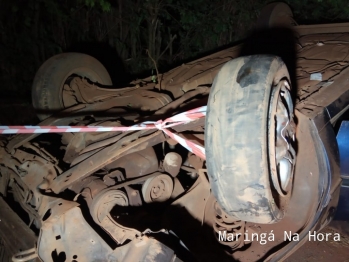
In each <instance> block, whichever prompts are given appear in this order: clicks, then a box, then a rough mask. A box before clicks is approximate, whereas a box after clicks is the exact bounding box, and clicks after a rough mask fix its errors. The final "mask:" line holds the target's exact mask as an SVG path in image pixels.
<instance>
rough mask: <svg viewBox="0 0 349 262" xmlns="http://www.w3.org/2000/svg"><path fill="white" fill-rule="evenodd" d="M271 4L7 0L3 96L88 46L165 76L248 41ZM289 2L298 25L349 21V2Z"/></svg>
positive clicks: (0, 23) (253, 0) (20, 90)
mask: <svg viewBox="0 0 349 262" xmlns="http://www.w3.org/2000/svg"><path fill="white" fill-rule="evenodd" d="M268 2H270V0H235V1H232V0H217V1H208V0H60V1H56V0H12V1H7V0H0V6H1V9H0V30H1V38H0V57H1V59H0V70H1V72H0V80H1V83H2V88H1V89H0V95H1V94H5V93H7V94H9V93H10V94H11V93H12V94H22V95H27V94H29V92H30V86H31V82H32V79H33V77H34V75H35V72H36V71H37V69H38V68H39V66H40V65H41V64H42V63H43V62H44V61H45V60H46V59H48V58H49V57H50V56H52V55H54V54H57V53H61V52H66V51H84V50H86V49H83V48H81V47H82V46H83V45H84V44H86V43H90V44H91V43H93V44H94V45H95V44H96V45H95V46H98V44H101V46H104V47H105V46H108V47H110V50H114V52H115V55H111V57H110V58H111V59H112V60H113V61H115V63H116V61H117V60H118V59H120V60H121V61H123V65H124V66H125V67H126V71H128V72H130V73H132V74H135V73H138V72H141V71H143V70H148V74H150V73H151V72H152V71H151V70H153V71H155V69H157V68H158V69H159V71H161V70H162V68H165V66H168V65H170V64H173V63H175V62H177V61H181V60H183V59H188V58H191V57H193V56H195V55H197V54H200V53H202V52H205V51H208V50H212V49H214V48H217V47H219V46H223V45H227V44H229V43H232V42H234V41H236V40H239V39H241V38H243V37H244V36H245V35H246V34H247V33H248V31H249V30H250V29H251V28H252V27H253V23H254V22H255V21H256V19H257V17H258V14H259V10H260V9H261V7H262V6H263V5H265V4H266V3H268ZM286 2H287V3H289V4H290V5H291V6H292V7H293V11H294V14H295V19H296V20H297V21H326V22H327V21H329V22H330V21H333V20H346V19H348V15H349V3H348V0H286ZM76 46H78V47H79V48H80V49H79V48H76ZM74 47H75V48H74ZM103 49H105V48H103V47H101V48H100V51H101V52H102V51H105V50H103ZM97 58H98V57H97ZM102 62H103V61H102Z"/></svg>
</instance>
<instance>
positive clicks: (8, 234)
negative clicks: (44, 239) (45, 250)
mask: <svg viewBox="0 0 349 262" xmlns="http://www.w3.org/2000/svg"><path fill="white" fill-rule="evenodd" d="M0 210H1V212H0V238H1V239H2V241H3V242H4V245H5V248H6V251H7V253H8V254H9V255H11V256H12V255H14V254H16V253H17V252H19V251H20V250H26V249H30V248H33V247H34V246H35V243H36V240H37V237H36V236H35V234H34V233H33V231H32V230H30V229H29V228H28V226H27V225H26V224H25V223H24V222H23V221H22V219H21V218H20V217H19V216H18V215H17V214H16V213H15V212H14V211H13V210H12V209H11V208H10V207H9V206H8V204H7V203H6V202H5V201H4V199H3V198H2V197H0Z"/></svg>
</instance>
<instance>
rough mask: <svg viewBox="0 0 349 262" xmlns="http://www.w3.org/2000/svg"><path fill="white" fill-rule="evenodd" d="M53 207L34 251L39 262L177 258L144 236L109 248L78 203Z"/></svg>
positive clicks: (162, 261) (170, 251)
mask: <svg viewBox="0 0 349 262" xmlns="http://www.w3.org/2000/svg"><path fill="white" fill-rule="evenodd" d="M56 204H57V205H55V206H52V207H51V209H50V213H49V214H51V215H50V216H48V218H46V219H45V218H44V219H45V221H44V222H43V226H42V228H41V231H40V236H39V241H38V247H37V249H38V255H39V258H40V259H41V260H42V261H73V262H76V261H84V262H88V261H91V262H92V261H93V262H96V261H100V262H105V261H110V262H117V261H124V262H131V261H132V262H133V261H148V262H155V261H159V262H160V261H161V262H170V261H171V262H172V261H174V260H175V258H176V256H175V254H174V252H173V250H172V249H170V248H168V247H167V246H165V245H163V244H162V243H160V242H158V241H157V240H155V239H151V238H148V237H147V236H142V237H140V238H137V239H134V240H133V241H131V242H130V243H128V244H126V245H123V246H120V247H117V248H116V249H112V248H111V247H110V246H109V245H108V244H107V243H106V242H105V241H104V240H103V239H102V238H101V237H100V236H99V235H98V234H97V233H96V232H95V230H94V229H93V228H92V227H91V226H90V225H89V224H88V223H87V222H86V220H85V218H84V216H83V215H82V213H81V210H80V208H79V207H78V204H77V203H75V202H69V201H62V203H56ZM60 204H61V205H60ZM177 261H180V260H177Z"/></svg>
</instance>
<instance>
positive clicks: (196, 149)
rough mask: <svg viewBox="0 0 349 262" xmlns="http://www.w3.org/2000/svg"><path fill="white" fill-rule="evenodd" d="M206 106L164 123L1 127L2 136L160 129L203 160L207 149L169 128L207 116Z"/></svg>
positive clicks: (173, 117)
mask: <svg viewBox="0 0 349 262" xmlns="http://www.w3.org/2000/svg"><path fill="white" fill-rule="evenodd" d="M206 109H207V107H206V106H202V107H198V108H195V109H192V110H189V111H186V112H183V113H180V114H178V115H175V116H172V117H169V118H167V119H165V120H164V121H162V120H159V121H156V122H143V123H140V124H137V125H133V126H130V127H126V126H117V127H107V126H0V134H43V133H75V132H109V131H123V132H125V131H133V130H145V129H159V130H162V131H163V132H164V133H165V134H166V135H168V136H169V137H171V138H172V139H173V140H175V141H177V142H178V143H179V144H181V145H182V146H183V147H185V148H186V149H187V150H189V151H190V152H192V153H194V154H195V155H197V156H198V157H200V158H202V159H206V157H205V148H204V147H202V146H200V145H198V144H196V143H193V142H191V141H188V140H186V139H184V138H182V137H180V136H179V135H177V134H174V133H172V132H171V131H170V130H168V128H169V127H172V126H177V125H181V124H185V123H188V122H191V121H194V120H196V119H199V118H202V117H204V116H206Z"/></svg>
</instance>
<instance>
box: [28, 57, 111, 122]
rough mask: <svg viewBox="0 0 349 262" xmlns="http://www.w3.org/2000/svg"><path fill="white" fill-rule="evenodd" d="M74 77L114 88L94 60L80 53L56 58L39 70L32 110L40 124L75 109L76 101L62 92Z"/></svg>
mask: <svg viewBox="0 0 349 262" xmlns="http://www.w3.org/2000/svg"><path fill="white" fill-rule="evenodd" d="M72 75H78V76H81V77H86V78H88V79H89V80H91V81H92V82H98V83H100V84H103V85H112V82H111V79H110V76H109V74H108V72H107V70H106V69H105V68H104V66H103V65H102V64H101V63H100V62H99V61H98V60H96V59H95V58H93V57H91V56H89V55H85V54H80V53H63V54H59V55H55V56H53V57H51V58H50V59H48V60H47V61H46V62H45V63H44V64H43V65H42V66H41V67H40V68H39V70H38V72H37V73H36V75H35V78H34V82H33V86H32V101H33V106H34V108H35V109H36V111H37V115H38V117H39V119H40V120H43V119H45V118H47V117H49V116H50V115H52V114H53V113H55V112H58V111H60V110H62V109H64V108H66V107H69V106H72V105H74V99H72V98H71V97H70V96H69V95H68V94H66V93H65V91H64V89H63V87H64V84H65V83H66V82H67V80H68V79H69V77H70V76H72Z"/></svg>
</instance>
